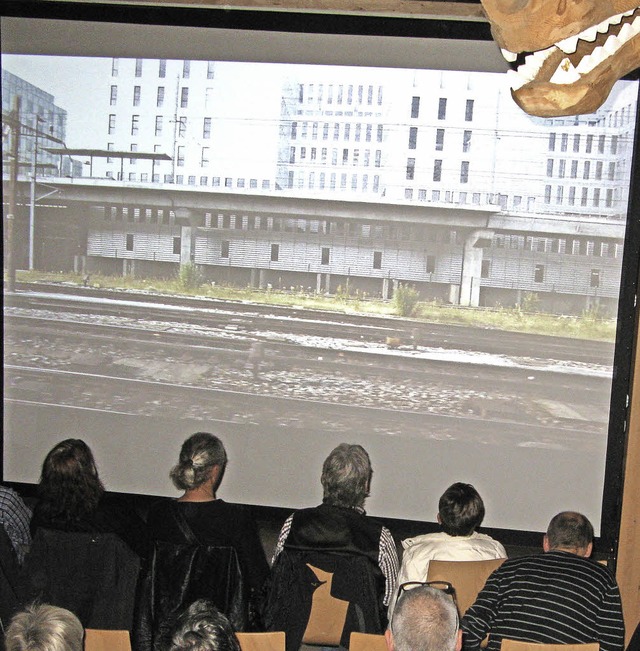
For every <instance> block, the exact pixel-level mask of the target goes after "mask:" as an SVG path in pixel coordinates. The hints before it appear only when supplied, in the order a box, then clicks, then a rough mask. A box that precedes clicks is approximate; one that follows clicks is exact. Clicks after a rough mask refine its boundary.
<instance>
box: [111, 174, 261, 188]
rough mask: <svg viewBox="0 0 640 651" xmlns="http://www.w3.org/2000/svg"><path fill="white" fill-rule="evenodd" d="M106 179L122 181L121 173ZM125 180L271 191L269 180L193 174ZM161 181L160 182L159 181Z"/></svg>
mask: <svg viewBox="0 0 640 651" xmlns="http://www.w3.org/2000/svg"><path fill="white" fill-rule="evenodd" d="M106 177H107V178H108V179H113V180H117V181H123V180H124V178H123V175H122V173H121V172H115V173H114V172H111V171H108V172H107V173H106ZM126 179H127V180H128V181H132V182H140V183H149V180H151V182H152V183H160V182H162V183H168V184H173V185H192V186H195V185H199V186H200V187H212V188H221V187H224V188H237V189H245V190H246V189H247V188H249V189H252V190H257V189H258V188H259V187H260V188H262V189H263V190H270V189H271V181H270V180H269V179H262V180H258V179H245V178H244V177H239V178H235V179H234V178H232V177H230V176H227V177H220V176H200V177H197V176H196V175H195V174H191V175H189V176H184V175H183V174H176V175H175V176H173V174H164V175H162V177H161V175H160V174H146V173H142V174H136V173H135V172H129V173H128V174H127V175H126ZM161 179H162V180H161Z"/></svg>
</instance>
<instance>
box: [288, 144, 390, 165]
mask: <svg viewBox="0 0 640 651" xmlns="http://www.w3.org/2000/svg"><path fill="white" fill-rule="evenodd" d="M360 153H361V150H360V149H349V148H348V147H343V148H342V152H340V151H339V150H338V149H337V148H333V149H332V150H331V161H330V164H331V165H353V166H354V167H358V166H362V167H370V166H371V163H372V160H371V150H370V149H363V150H362V157H361V156H360ZM296 162H307V163H311V164H313V163H315V162H318V163H320V164H322V165H325V164H329V149H328V148H327V147H322V148H320V156H318V149H317V148H316V147H300V148H299V149H296V148H295V147H290V148H289V163H296ZM381 165H382V150H381V149H376V150H375V152H374V154H373V166H374V167H380V166H381Z"/></svg>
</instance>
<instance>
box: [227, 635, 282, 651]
mask: <svg viewBox="0 0 640 651" xmlns="http://www.w3.org/2000/svg"><path fill="white" fill-rule="evenodd" d="M236 637H237V638H238V642H240V649H241V650H242V651H284V650H285V634H284V631H270V632H268V633H236Z"/></svg>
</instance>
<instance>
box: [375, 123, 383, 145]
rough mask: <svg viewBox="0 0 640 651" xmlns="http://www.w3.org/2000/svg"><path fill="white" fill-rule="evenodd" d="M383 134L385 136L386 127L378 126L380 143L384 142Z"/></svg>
mask: <svg viewBox="0 0 640 651" xmlns="http://www.w3.org/2000/svg"><path fill="white" fill-rule="evenodd" d="M383 134H384V127H383V126H382V125H381V124H379V125H378V130H377V141H378V142H382V136H383Z"/></svg>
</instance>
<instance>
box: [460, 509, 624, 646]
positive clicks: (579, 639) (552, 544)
mask: <svg viewBox="0 0 640 651" xmlns="http://www.w3.org/2000/svg"><path fill="white" fill-rule="evenodd" d="M592 547H593V527H592V525H591V523H590V522H589V520H588V519H587V518H586V517H585V516H584V515H581V514H580V513H574V512H570V511H566V512H563V513H559V514H558V515H556V516H555V517H554V518H553V519H552V520H551V522H550V524H549V528H548V529H547V533H546V535H545V536H544V540H543V549H544V551H545V553H544V554H538V555H535V556H526V557H521V558H514V559H511V560H507V561H505V562H504V563H503V565H502V566H501V567H499V568H498V569H497V570H496V571H495V572H494V573H493V574H492V575H491V576H490V577H489V579H488V580H487V583H486V585H485V586H484V588H483V589H482V591H481V592H480V594H479V595H478V598H477V600H476V602H475V603H474V605H473V606H472V607H471V608H470V609H469V610H468V611H467V613H466V614H465V616H464V618H463V620H462V624H461V626H462V631H463V641H464V647H463V648H464V651H475V650H476V649H479V648H480V643H481V642H482V640H483V639H484V637H485V636H486V635H487V634H489V636H490V637H489V645H488V647H487V651H498V650H499V649H500V643H501V640H502V639H503V638H509V639H514V640H523V641H526V642H538V643H556V644H567V643H574V644H575V643H586V642H598V643H599V644H600V651H622V650H623V648H624V622H623V619H622V606H621V603H620V592H619V590H618V586H617V584H616V582H615V579H614V578H613V576H612V575H611V574H610V572H609V570H607V568H606V567H604V566H603V565H601V564H600V563H597V562H595V561H592V560H590V559H589V556H590V555H591V551H592Z"/></svg>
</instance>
